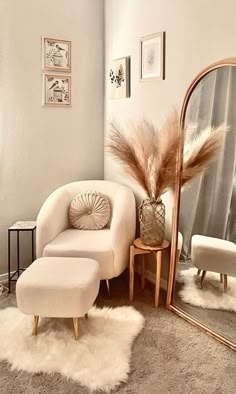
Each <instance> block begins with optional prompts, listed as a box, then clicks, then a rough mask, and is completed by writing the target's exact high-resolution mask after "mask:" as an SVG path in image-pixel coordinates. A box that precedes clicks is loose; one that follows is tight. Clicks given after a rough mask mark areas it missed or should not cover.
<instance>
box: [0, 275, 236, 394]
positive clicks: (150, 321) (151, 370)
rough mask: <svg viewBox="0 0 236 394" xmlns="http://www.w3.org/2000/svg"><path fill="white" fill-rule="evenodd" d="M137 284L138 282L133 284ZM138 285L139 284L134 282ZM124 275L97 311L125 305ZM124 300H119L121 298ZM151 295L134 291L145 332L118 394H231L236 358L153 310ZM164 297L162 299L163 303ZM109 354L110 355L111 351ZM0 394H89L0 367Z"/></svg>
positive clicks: (9, 300) (56, 377)
mask: <svg viewBox="0 0 236 394" xmlns="http://www.w3.org/2000/svg"><path fill="white" fill-rule="evenodd" d="M136 279H137V278H136ZM136 283H137V280H136ZM127 289H128V281H127V277H126V276H125V275H124V276H122V277H121V278H119V279H115V280H113V281H112V282H111V291H112V298H111V299H109V298H108V297H107V293H106V289H105V286H104V284H102V289H101V292H100V295H99V299H98V300H97V305H98V306H101V305H104V304H105V305H107V306H118V305H123V304H128V292H127ZM121 294H122V296H121ZM153 296H154V289H153V287H152V286H151V285H148V286H147V288H146V289H145V291H144V292H142V291H141V290H140V289H139V288H136V290H135V302H134V306H135V308H137V309H138V310H140V311H141V313H142V314H143V315H144V317H145V320H146V324H145V328H144V329H143V331H142V332H141V334H140V335H139V337H138V338H137V339H136V340H135V342H134V346H133V351H132V358H131V372H130V377H129V380H128V383H127V384H123V385H122V386H121V387H120V388H119V389H118V390H117V391H114V392H115V393H119V394H159V393H160V394H234V393H235V387H236V374H235V365H236V352H233V351H232V350H230V349H228V348H226V347H224V346H223V345H221V344H220V343H219V342H217V341H215V340H214V339H213V338H211V337H210V336H208V335H206V334H205V333H203V332H202V331H200V330H199V329H197V328H194V327H192V326H191V325H190V324H188V323H187V322H185V321H184V320H182V319H180V318H178V317H177V316H175V315H174V314H173V313H171V312H168V311H166V310H165V309H164V308H163V307H161V308H159V309H158V310H156V309H155V308H154V307H153ZM164 297H165V294H164V293H162V294H161V298H162V303H163V302H164ZM14 305H15V297H14V295H10V296H8V297H6V298H3V299H1V300H0V307H1V308H5V307H7V306H14ZM111 351H112V349H111ZM0 393H1V394H13V393H14V394H46V393H47V394H89V390H88V389H86V388H83V387H81V386H80V385H79V384H77V383H75V382H73V381H72V380H66V379H65V378H63V377H62V376H61V375H60V374H53V375H47V374H44V373H38V374H37V373H36V374H29V373H26V372H19V371H11V368H10V365H8V364H7V363H6V362H2V363H0Z"/></svg>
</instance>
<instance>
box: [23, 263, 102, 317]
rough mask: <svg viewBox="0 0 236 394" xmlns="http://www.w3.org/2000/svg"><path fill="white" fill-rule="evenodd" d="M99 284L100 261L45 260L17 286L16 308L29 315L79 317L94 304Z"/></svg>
mask: <svg viewBox="0 0 236 394" xmlns="http://www.w3.org/2000/svg"><path fill="white" fill-rule="evenodd" d="M99 284H100V268H99V264H98V262H97V261H95V260H92V259H83V258H63V257H60V258H58V257H56V258H54V257H51V258H49V257H42V258H39V259H37V260H36V261H35V262H34V263H32V264H31V265H30V266H29V267H28V268H27V269H26V271H24V272H23V273H22V274H21V276H20V278H19V279H18V281H17V284H16V298H17V305H18V308H19V309H20V311H21V312H23V313H25V314H27V315H36V316H44V317H80V316H83V315H84V314H85V313H87V312H88V310H89V309H90V308H91V306H92V305H93V303H94V301H95V299H96V297H97V294H98V291H99Z"/></svg>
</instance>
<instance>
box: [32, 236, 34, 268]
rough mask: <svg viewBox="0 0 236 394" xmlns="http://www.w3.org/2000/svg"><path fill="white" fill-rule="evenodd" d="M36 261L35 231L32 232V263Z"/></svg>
mask: <svg viewBox="0 0 236 394" xmlns="http://www.w3.org/2000/svg"><path fill="white" fill-rule="evenodd" d="M33 261H34V230H32V263H33Z"/></svg>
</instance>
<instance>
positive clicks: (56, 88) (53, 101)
mask: <svg viewBox="0 0 236 394" xmlns="http://www.w3.org/2000/svg"><path fill="white" fill-rule="evenodd" d="M43 105H46V106H60V107H61V106H69V105H71V77H70V76H69V75H57V74H44V76H43Z"/></svg>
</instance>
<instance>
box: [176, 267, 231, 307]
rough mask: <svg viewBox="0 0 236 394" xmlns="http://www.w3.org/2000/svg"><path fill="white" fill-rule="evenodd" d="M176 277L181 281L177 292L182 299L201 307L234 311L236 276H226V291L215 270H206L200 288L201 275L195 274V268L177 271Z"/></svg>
mask: <svg viewBox="0 0 236 394" xmlns="http://www.w3.org/2000/svg"><path fill="white" fill-rule="evenodd" d="M176 279H177V280H178V281H179V282H181V283H183V288H182V289H181V290H180V291H179V293H178V294H179V296H180V298H181V299H182V301H184V302H186V303H188V304H191V305H194V306H198V307H201V308H207V309H222V310H226V311H233V312H236V278H234V277H232V276H228V289H227V292H226V293H224V285H223V283H221V282H220V274H217V273H215V272H210V271H207V273H206V276H205V280H204V283H203V288H202V289H201V288H200V280H201V276H200V275H199V276H197V269H196V268H190V269H187V270H181V271H179V272H178V275H177V278H176Z"/></svg>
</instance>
